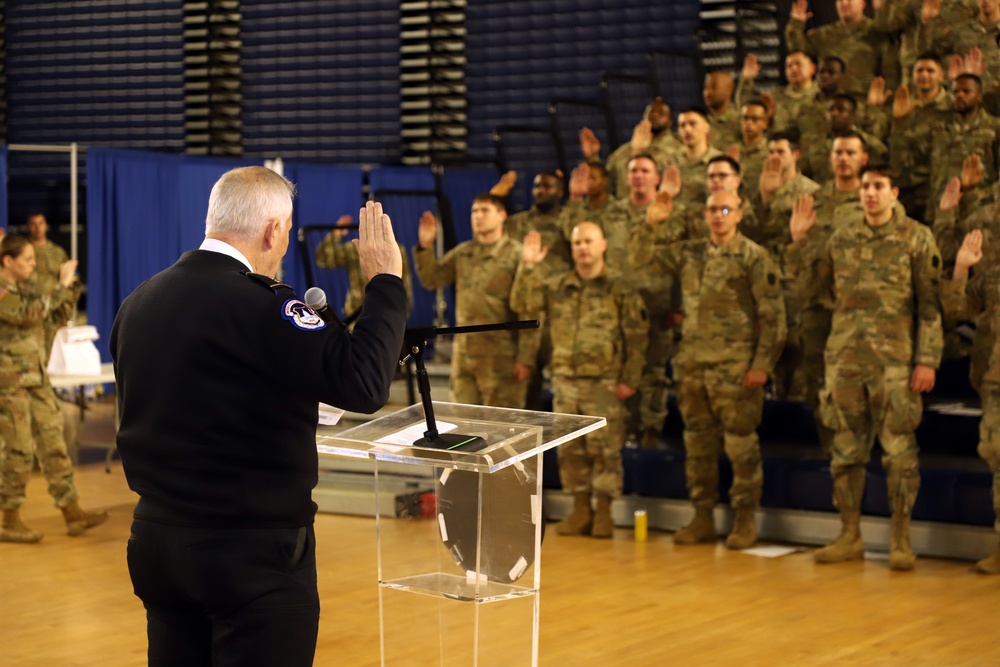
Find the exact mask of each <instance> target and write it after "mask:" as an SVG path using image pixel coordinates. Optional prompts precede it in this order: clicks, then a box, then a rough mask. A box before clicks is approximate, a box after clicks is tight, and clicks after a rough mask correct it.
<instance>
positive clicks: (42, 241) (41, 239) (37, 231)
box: [27, 213, 80, 362]
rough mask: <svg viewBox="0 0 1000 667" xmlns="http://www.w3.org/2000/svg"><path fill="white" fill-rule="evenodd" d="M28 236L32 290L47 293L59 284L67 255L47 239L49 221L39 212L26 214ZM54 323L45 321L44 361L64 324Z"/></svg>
mask: <svg viewBox="0 0 1000 667" xmlns="http://www.w3.org/2000/svg"><path fill="white" fill-rule="evenodd" d="M27 221H28V238H29V239H30V240H31V245H33V246H35V273H34V274H32V276H31V282H32V283H34V285H35V287H34V288H33V290H32V291H35V292H37V293H39V294H49V293H50V292H52V290H54V289H55V288H56V287H57V286H58V285H59V269H60V267H62V265H63V264H65V263H66V262H68V261H69V255H67V254H66V251H65V250H63V248H62V246H59V245H57V244H55V243H53V242H52V241H50V240H49V223H48V221H47V220H46V219H45V216H44V215H42V214H41V213H32V214H30V215H28V218H27ZM79 296H80V288H77V290H76V298H74V299H73V302H72V303H71V304H69V308H70V309H71V310H72V309H74V308H76V302H77V300H78V299H79ZM67 323H68V324H71V323H72V322H66V323H63V324H58V325H57V324H56V323H55V322H52V321H48V322H46V323H45V338H44V340H43V341H42V346H43V347H42V352H43V353H44V354H45V361H46V362H47V361H48V358H49V353H50V352H51V351H52V342H53V341H54V340H55V338H56V331H58V330H59V328H60V327H62V326H64V325H65V324H67Z"/></svg>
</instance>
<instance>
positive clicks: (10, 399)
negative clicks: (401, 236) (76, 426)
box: [0, 386, 77, 510]
mask: <svg viewBox="0 0 1000 667" xmlns="http://www.w3.org/2000/svg"><path fill="white" fill-rule="evenodd" d="M0 438H2V445H0V509H4V510H12V509H17V508H18V507H20V506H21V505H22V504H23V503H24V489H25V487H26V486H27V484H28V478H29V477H30V476H31V469H32V466H33V464H34V456H35V455H37V457H38V463H39V465H40V466H41V469H42V473H43V474H44V475H45V479H46V480H47V481H48V483H49V495H51V496H52V498H53V499H54V500H55V504H56V507H65V506H66V505H68V504H69V503H71V502H72V501H74V500H76V499H77V492H76V486H75V485H74V484H73V465H72V463H71V461H70V459H69V454H68V453H67V452H66V440H65V438H64V437H63V414H62V411H61V410H60V409H59V402H58V401H57V400H56V397H55V394H54V393H53V392H52V387H49V386H39V387H27V388H23V389H19V390H16V391H7V392H3V393H0Z"/></svg>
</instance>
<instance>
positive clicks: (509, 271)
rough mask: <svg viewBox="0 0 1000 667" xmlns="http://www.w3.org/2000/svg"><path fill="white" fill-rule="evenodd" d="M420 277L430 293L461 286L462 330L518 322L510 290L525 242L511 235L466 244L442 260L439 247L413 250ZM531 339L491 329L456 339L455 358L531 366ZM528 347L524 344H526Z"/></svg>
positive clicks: (459, 311)
mask: <svg viewBox="0 0 1000 667" xmlns="http://www.w3.org/2000/svg"><path fill="white" fill-rule="evenodd" d="M413 258H414V262H415V264H416V267H417V277H418V278H419V279H420V284H421V285H423V286H424V287H425V288H426V289H429V290H436V289H441V288H443V287H448V286H449V285H455V323H456V325H458V326H467V325H472V324H495V323H497V322H509V321H511V320H516V319H518V317H517V313H515V312H513V311H512V310H511V309H510V290H511V287H513V285H514V275H515V274H516V273H517V265H518V263H520V261H521V244H520V243H518V242H517V241H515V240H513V239H511V238H510V237H509V236H507V235H506V234H505V235H504V236H502V237H501V238H500V240H499V241H497V242H496V243H493V244H491V245H485V244H483V243H479V242H477V241H465V242H464V243H460V244H458V245H457V246H455V247H454V248H452V249H451V250H449V251H448V252H447V253H445V254H444V256H443V257H441V258H436V257H435V256H434V249H433V248H421V247H419V246H417V247H416V248H414V250H413ZM530 338H532V337H531V336H521V337H519V336H518V332H517V331H488V332H483V333H474V334H465V335H462V336H457V337H456V338H455V348H454V352H453V356H454V355H465V356H466V357H477V358H484V357H510V358H512V359H514V360H515V361H517V362H519V363H521V364H524V365H525V366H534V365H535V356H534V355H533V354H532V353H531V352H530V351H529V350H527V348H528V347H529V345H528V339H530ZM522 343H523V344H522Z"/></svg>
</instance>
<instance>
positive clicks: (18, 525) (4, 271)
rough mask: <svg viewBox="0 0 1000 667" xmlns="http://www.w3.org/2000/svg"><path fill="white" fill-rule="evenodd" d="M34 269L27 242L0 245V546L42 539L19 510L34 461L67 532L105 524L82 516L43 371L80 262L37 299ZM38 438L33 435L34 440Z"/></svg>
mask: <svg viewBox="0 0 1000 667" xmlns="http://www.w3.org/2000/svg"><path fill="white" fill-rule="evenodd" d="M34 270H35V249H34V247H33V246H32V244H31V243H30V242H29V241H28V239H26V238H24V237H23V236H17V235H9V236H5V237H4V239H3V241H2V242H0V349H2V352H0V376H2V377H3V378H4V381H3V383H2V385H0V510H3V526H2V528H0V542H21V543H33V542H38V541H39V540H41V539H42V534H41V533H39V532H37V531H34V530H32V529H30V528H28V527H27V526H25V525H24V523H23V522H22V521H21V517H20V513H19V510H20V507H21V505H22V504H23V503H24V491H25V487H26V486H27V484H28V479H29V478H30V477H31V467H32V464H33V463H34V459H35V457H36V456H37V458H38V463H39V465H40V466H41V469H42V473H43V474H44V475H45V479H46V481H47V482H48V484H49V494H51V495H52V498H53V499H54V500H55V503H56V507H58V508H60V509H61V510H62V513H63V518H64V519H65V520H66V532H67V534H69V535H71V536H77V535H83V533H84V531H86V530H87V529H89V528H92V527H94V526H96V525H98V524H100V523H104V521H106V520H107V518H108V513H107V512H85V511H84V510H82V509H81V508H80V505H79V503H78V502H77V498H78V496H79V494H78V493H77V490H76V485H75V484H74V483H73V467H72V464H71V463H70V460H69V454H68V453H67V452H66V440H65V438H64V437H63V416H62V412H61V411H60V409H59V406H58V404H57V403H56V396H55V393H54V392H53V391H52V385H51V384H49V376H48V373H46V372H45V358H46V354H45V352H44V351H43V350H42V341H43V336H44V325H45V323H46V322H47V321H49V320H50V319H57V318H61V319H62V320H63V321H65V316H66V314H67V313H68V311H69V310H70V309H71V307H72V305H71V304H72V303H73V302H74V301H75V299H76V297H77V296H78V295H79V292H78V291H77V290H76V289H74V283H75V282H76V275H75V271H76V262H65V263H63V265H62V266H61V267H60V269H59V277H58V280H57V281H56V283H55V285H53V286H52V290H51V291H50V292H48V293H46V294H32V293H29V292H27V291H25V290H24V288H25V287H26V285H25V282H26V281H27V279H28V278H29V277H30V276H31V274H32V272H33V271H34ZM33 433H34V434H35V435H34V436H33Z"/></svg>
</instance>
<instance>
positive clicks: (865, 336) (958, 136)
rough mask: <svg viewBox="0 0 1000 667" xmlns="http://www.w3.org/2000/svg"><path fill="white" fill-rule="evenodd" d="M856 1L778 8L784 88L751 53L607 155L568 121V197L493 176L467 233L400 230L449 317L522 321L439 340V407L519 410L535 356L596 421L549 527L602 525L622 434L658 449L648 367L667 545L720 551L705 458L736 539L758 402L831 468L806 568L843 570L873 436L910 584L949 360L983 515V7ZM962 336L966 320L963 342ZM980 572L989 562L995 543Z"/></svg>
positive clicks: (999, 389)
mask: <svg viewBox="0 0 1000 667" xmlns="http://www.w3.org/2000/svg"><path fill="white" fill-rule="evenodd" d="M865 4H866V3H865V0H838V2H837V3H836V8H837V12H838V16H839V20H838V21H837V22H835V23H833V24H830V25H826V26H822V27H819V28H815V29H812V30H808V31H807V30H805V23H806V22H807V21H808V19H809V16H810V14H809V12H808V9H809V8H808V3H807V0H796V2H794V3H793V6H792V11H791V17H790V21H789V23H788V26H787V30H786V39H787V44H788V47H789V49H788V50H789V55H788V56H787V58H786V60H785V76H786V79H787V82H788V83H787V85H786V86H784V87H783V88H780V89H777V90H771V91H758V90H756V88H755V79H756V78H757V77H758V76H759V73H760V69H761V66H760V63H759V62H758V61H757V59H756V58H755V57H754V56H753V55H748V56H747V57H746V59H745V61H744V63H743V68H742V72H741V75H740V77H739V82H738V84H737V82H736V81H734V80H733V78H732V77H731V76H730V75H729V74H728V73H726V72H712V73H711V74H709V75H708V76H707V77H706V79H705V84H704V89H703V98H704V102H705V107H697V108H688V109H683V110H681V111H680V113H679V114H677V117H676V121H677V122H676V126H677V127H676V132H675V131H674V128H673V113H672V110H671V109H670V107H669V105H668V103H667V102H666V101H664V100H661V99H659V98H657V99H656V100H654V101H653V102H652V103H651V104H650V105H649V106H648V107H647V110H646V112H645V115H644V117H643V118H642V119H641V121H640V122H639V123H638V124H637V125H636V126H635V129H634V132H633V135H632V137H631V140H630V141H629V142H627V143H626V144H624V145H622V146H620V147H617V148H615V150H613V151H612V152H611V153H610V155H609V156H608V158H607V160H606V161H604V162H602V161H601V158H600V155H601V148H602V147H601V145H600V142H599V141H598V139H597V137H596V135H595V134H594V133H593V132H592V131H590V130H589V129H587V128H584V129H583V130H582V131H581V133H580V148H581V153H582V156H583V161H582V162H581V163H580V164H579V165H578V166H577V167H576V168H574V169H573V171H572V173H571V174H570V176H569V179H568V192H564V179H563V174H561V173H558V172H553V173H541V174H538V175H537V176H535V179H534V183H533V189H532V195H533V200H534V205H533V206H532V207H531V208H530V209H529V210H527V211H523V212H520V213H516V214H514V215H511V216H510V217H507V214H506V206H505V202H504V198H505V197H506V196H507V195H508V194H509V192H510V190H511V189H512V187H513V185H514V179H515V178H516V175H514V174H505V175H504V177H503V178H501V180H500V182H499V183H498V184H497V186H496V187H495V188H494V189H493V190H492V191H491V193H489V194H483V195H480V196H478V197H477V198H476V200H475V203H474V204H473V207H472V229H473V232H474V238H473V240H472V241H469V242H466V243H463V244H460V245H459V246H457V247H456V248H454V249H452V250H451V251H449V252H448V253H446V254H445V255H443V256H441V257H437V256H435V252H434V241H435V238H436V235H437V227H438V224H437V221H436V219H434V217H433V215H431V214H429V213H428V214H425V215H424V217H423V218H422V219H421V220H420V228H419V244H418V247H417V248H415V249H414V255H413V256H414V260H415V269H416V273H417V276H418V278H419V280H420V283H421V285H422V286H423V287H424V288H426V289H437V288H440V287H444V286H447V285H451V284H454V285H455V286H456V296H457V304H456V319H457V322H458V324H460V325H464V324H479V323H486V322H498V321H505V320H511V319H517V318H527V317H539V318H540V319H542V321H543V322H544V325H543V328H542V330H541V331H538V332H523V331H522V332H519V333H518V332H503V333H495V334H483V335H482V336H481V337H474V336H469V337H465V338H464V339H462V340H460V341H456V345H455V352H454V356H453V360H452V385H451V389H452V395H451V398H452V400H454V401H458V402H464V403H480V404H487V405H496V406H506V407H524V406H525V405H527V406H528V407H533V408H534V407H538V406H537V404H536V403H535V402H534V401H535V399H534V398H533V395H531V394H530V393H529V385H531V384H532V382H533V381H535V382H537V379H538V378H539V377H540V376H541V369H542V368H543V367H547V369H548V371H547V372H548V375H549V377H550V378H551V384H552V389H553V393H554V409H555V410H557V411H560V412H571V413H582V414H598V415H602V416H605V417H606V418H607V421H608V427H607V428H606V429H602V430H601V431H598V432H596V433H592V434H589V435H588V436H585V437H584V438H581V439H579V440H578V441H576V442H574V443H572V444H569V445H566V446H564V447H563V448H561V449H560V452H559V455H560V475H561V478H562V483H563V488H564V489H565V490H566V491H567V492H569V493H571V494H573V497H574V507H573V511H572V512H571V514H570V516H569V517H568V518H567V519H566V520H565V521H564V522H562V523H561V524H560V525H559V527H558V531H559V532H560V533H561V534H567V535H581V534H589V535H592V536H594V537H610V536H611V535H612V528H613V525H612V522H611V517H610V504H611V501H612V500H613V499H614V498H615V497H617V496H618V495H619V494H620V493H621V488H622V480H621V446H622V443H623V442H624V441H625V440H626V437H627V434H629V433H635V434H636V438H637V441H638V443H639V444H640V445H641V446H643V447H650V448H655V447H658V446H660V436H661V433H662V430H663V426H664V419H665V417H666V413H667V400H666V399H667V390H668V387H669V386H670V378H669V377H668V371H667V369H668V368H669V369H671V370H672V381H673V386H674V389H675V392H676V395H677V399H678V407H679V412H680V414H681V417H682V418H683V421H684V446H685V448H686V451H687V457H686V475H687V483H688V489H689V492H690V497H691V503H692V505H693V507H694V511H695V514H694V518H693V520H692V521H691V522H690V523H689V524H688V525H687V526H685V527H684V528H682V529H681V530H679V531H678V532H677V533H676V534H675V536H674V541H675V542H676V543H678V544H689V543H696V542H704V541H714V540H715V539H716V528H715V525H714V520H713V511H712V508H713V506H714V505H715V503H716V501H717V498H718V485H719V479H718V465H717V459H718V456H719V454H720V453H721V452H722V451H724V452H725V453H726V454H727V456H728V457H729V458H730V460H731V462H732V465H733V477H734V479H733V486H732V488H731V490H730V498H731V504H732V507H733V509H734V524H733V530H732V532H731V533H730V534H729V535H728V537H727V538H726V545H727V546H729V547H730V548H734V549H742V548H746V547H749V546H751V545H753V544H754V543H755V542H756V538H757V534H756V524H755V521H754V516H755V510H756V509H757V508H758V506H759V503H760V496H761V488H762V467H761V456H760V445H759V442H758V440H757V434H756V429H757V427H758V425H759V424H760V420H761V414H762V409H763V401H764V396H765V391H771V392H773V394H774V395H775V396H778V397H782V398H788V399H793V400H803V401H806V402H807V403H808V404H809V406H810V407H811V408H812V410H813V412H814V415H815V418H816V423H817V430H818V431H819V433H820V442H821V445H822V447H823V449H824V451H826V452H827V453H828V454H829V456H830V457H831V471H832V475H833V480H834V503H835V505H836V506H837V508H838V510H839V512H840V515H841V520H842V530H841V533H840V535H839V536H838V537H837V539H836V540H835V541H834V542H832V543H831V544H829V545H827V546H826V547H824V548H822V549H819V550H818V551H816V553H815V560H816V561H817V562H820V563H832V562H840V561H844V560H850V559H856V558H861V557H862V555H863V551H864V549H863V542H862V539H861V534H860V528H859V524H860V515H861V497H862V494H863V491H864V483H865V474H864V466H865V464H866V463H867V462H868V460H869V459H870V456H871V452H872V449H873V446H874V442H875V439H876V437H877V438H878V440H879V442H880V444H881V446H882V448H883V450H884V456H883V459H882V462H883V466H884V467H885V469H886V471H887V483H888V495H889V502H890V506H891V509H892V524H891V525H892V528H891V544H890V560H889V563H890V567H891V568H893V569H897V570H910V569H912V568H913V567H914V560H915V559H914V554H913V550H912V547H911V545H910V538H909V522H910V513H911V510H912V508H913V504H914V500H915V498H916V494H917V491H918V488H919V484H920V473H919V463H918V458H917V451H918V449H917V442H916V438H915V436H914V432H915V430H916V428H917V426H918V425H919V423H920V420H921V414H922V399H921V395H922V394H923V393H925V392H928V391H930V390H931V389H932V388H933V387H934V383H935V377H936V369H937V368H938V366H939V364H940V362H941V359H942V357H943V356H945V355H953V356H957V355H963V354H969V355H971V357H972V374H971V375H972V378H971V379H972V383H973V386H974V387H975V389H976V390H977V391H978V392H979V393H980V395H981V397H982V399H983V412H984V417H983V421H982V428H981V442H980V446H979V451H980V453H981V455H982V457H983V458H984V459H985V460H986V461H987V462H988V464H989V466H990V468H991V470H992V471H993V473H994V480H995V482H994V509H995V510H997V511H998V514H1000V506H998V505H1000V431H998V429H1000V370H998V369H1000V354H994V348H995V347H996V342H995V340H996V339H995V337H994V336H993V334H992V332H993V330H994V326H997V327H1000V322H998V323H997V324H996V325H994V323H993V319H996V318H998V317H1000V291H998V288H997V285H998V282H997V280H996V279H995V278H996V277H997V276H998V275H1000V274H998V273H997V272H998V271H1000V261H998V260H1000V249H998V248H1000V244H998V243H997V240H998V239H997V235H996V234H995V233H994V231H993V230H994V228H995V225H996V223H995V221H996V220H997V219H998V217H997V215H996V214H997V213H1000V184H998V183H997V178H998V160H1000V155H998V140H1000V120H998V119H997V118H996V117H995V116H994V115H992V113H996V112H998V111H1000V69H998V68H1000V46H998V43H997V38H998V36H1000V0H979V1H978V2H974V1H972V0H873V3H872V4H873V7H872V10H873V16H872V17H868V16H866V15H865ZM991 112H992V113H991ZM564 199H565V202H564V201H563V200H564ZM970 271H971V272H972V273H973V275H972V277H971V278H970ZM942 293H943V294H945V295H951V298H950V299H945V300H944V305H945V308H944V310H943V312H942ZM959 322H967V323H974V324H975V327H976V328H975V338H974V340H973V341H972V344H971V348H970V346H969V345H968V344H966V343H964V342H963V340H962V337H961V336H958V335H955V333H954V332H955V330H956V325H957V324H958V323H959ZM994 436H995V437H994ZM997 527H998V530H1000V523H998V526H997ZM977 569H979V570H980V571H982V572H986V573H992V574H1000V548H998V549H997V551H995V552H994V553H993V554H991V555H990V556H989V557H988V558H986V559H984V560H982V561H980V562H979V563H978V564H977Z"/></svg>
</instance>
